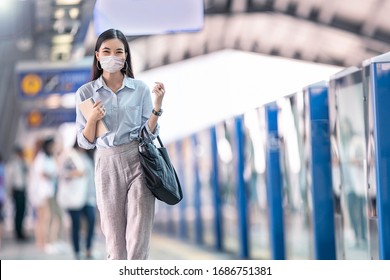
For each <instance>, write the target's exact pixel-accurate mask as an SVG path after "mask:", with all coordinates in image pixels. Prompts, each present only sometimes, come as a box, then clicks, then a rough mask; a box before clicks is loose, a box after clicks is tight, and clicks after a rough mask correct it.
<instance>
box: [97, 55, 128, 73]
mask: <svg viewBox="0 0 390 280" xmlns="http://www.w3.org/2000/svg"><path fill="white" fill-rule="evenodd" d="M124 63H125V60H124V59H123V58H120V57H117V56H102V57H101V58H100V65H101V66H102V68H103V69H104V70H105V71H107V72H109V73H115V72H118V71H120V70H121V69H122V68H123V65H124Z"/></svg>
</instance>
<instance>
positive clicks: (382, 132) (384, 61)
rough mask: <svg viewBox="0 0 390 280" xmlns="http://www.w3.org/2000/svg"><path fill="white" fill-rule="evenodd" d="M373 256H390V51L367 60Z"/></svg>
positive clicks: (368, 180) (365, 85)
mask: <svg viewBox="0 0 390 280" xmlns="http://www.w3.org/2000/svg"><path fill="white" fill-rule="evenodd" d="M362 66H363V86H364V100H365V101H366V102H365V119H366V130H365V140H366V150H367V159H366V163H367V166H366V173H365V177H366V185H367V198H368V201H367V204H368V209H367V213H368V226H369V232H368V237H369V254H370V258H371V259H383V260H388V259H390V215H389V213H390V195H389V189H390V184H389V179H388V178H389V174H390V165H389V159H390V131H389V129H390V128H389V127H390V126H389V121H388V120H389V119H390V110H389V108H388V105H389V104H390V52H389V53H385V54H383V55H380V56H377V57H374V58H372V59H368V60H366V61H364V62H363V64H362Z"/></svg>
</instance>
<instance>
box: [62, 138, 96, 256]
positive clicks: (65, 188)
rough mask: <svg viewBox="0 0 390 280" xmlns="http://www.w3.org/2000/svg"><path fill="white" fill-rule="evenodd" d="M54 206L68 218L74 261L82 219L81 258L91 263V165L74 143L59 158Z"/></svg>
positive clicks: (92, 235)
mask: <svg viewBox="0 0 390 280" xmlns="http://www.w3.org/2000/svg"><path fill="white" fill-rule="evenodd" d="M60 162H61V164H60V167H61V168H60V174H59V175H60V176H59V190H58V202H59V204H60V206H61V207H63V208H64V209H66V210H67V212H68V213H69V216H70V218H71V237H72V248H73V253H74V256H75V259H81V256H80V240H81V238H80V237H81V233H82V229H81V225H82V223H81V222H82V218H83V217H85V219H86V222H87V223H86V225H87V228H86V232H85V233H86V236H85V237H86V238H85V247H86V252H85V258H86V259H92V258H93V255H92V243H93V237H94V231H95V213H96V194H95V183H94V164H93V158H91V157H90V156H89V155H88V154H87V152H86V151H85V150H84V149H81V148H80V147H79V146H78V144H77V141H75V143H74V145H73V147H72V148H71V149H70V150H68V149H65V150H64V152H63V155H62V156H61V161H60Z"/></svg>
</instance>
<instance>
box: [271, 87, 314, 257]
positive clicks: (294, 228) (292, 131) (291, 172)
mask: <svg viewBox="0 0 390 280" xmlns="http://www.w3.org/2000/svg"><path fill="white" fill-rule="evenodd" d="M276 102H277V107H278V114H277V124H278V127H277V129H278V136H279V139H280V159H279V160H280V170H281V175H282V181H281V182H282V190H283V200H282V203H283V218H284V236H285V243H286V244H285V245H286V248H285V251H286V252H285V253H286V256H285V257H286V259H312V258H313V255H312V240H313V238H312V219H311V211H312V209H311V203H309V199H310V198H309V195H308V194H309V193H308V191H309V189H308V185H309V181H308V179H309V177H308V171H309V170H308V165H307V163H308V160H309V157H308V153H307V151H306V150H305V141H306V140H307V135H306V133H307V131H306V130H305V114H307V112H306V109H307V108H306V107H307V106H305V98H304V93H303V91H300V92H297V93H295V94H291V95H287V96H284V97H282V98H280V99H278V100H277V101H276Z"/></svg>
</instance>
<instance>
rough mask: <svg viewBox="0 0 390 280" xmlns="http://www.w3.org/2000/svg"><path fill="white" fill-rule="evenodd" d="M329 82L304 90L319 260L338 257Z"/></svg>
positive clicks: (308, 177)
mask: <svg viewBox="0 0 390 280" xmlns="http://www.w3.org/2000/svg"><path fill="white" fill-rule="evenodd" d="M328 90H329V89H328V83H327V82H324V81H322V82H318V83H316V84H312V85H310V86H308V87H306V88H304V89H303V95H304V105H303V107H304V108H305V109H304V110H305V111H304V112H302V113H301V115H302V116H303V119H304V127H305V131H306V132H305V133H304V138H303V140H304V141H303V143H304V144H303V146H304V150H305V155H306V156H307V158H306V161H305V165H306V169H307V173H306V182H307V184H308V186H307V190H308V198H307V199H308V205H309V206H308V209H309V211H310V213H311V219H312V229H313V232H312V238H313V239H312V246H313V247H312V253H313V256H314V258H315V259H321V260H324V259H328V260H329V259H330V260H331V259H336V240H335V222H334V209H335V207H334V197H333V184H332V183H333V182H332V159H331V144H330V133H329V131H330V129H329V128H330V126H329V108H328V106H329V105H328V94H329V91H328Z"/></svg>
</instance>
